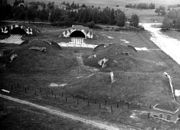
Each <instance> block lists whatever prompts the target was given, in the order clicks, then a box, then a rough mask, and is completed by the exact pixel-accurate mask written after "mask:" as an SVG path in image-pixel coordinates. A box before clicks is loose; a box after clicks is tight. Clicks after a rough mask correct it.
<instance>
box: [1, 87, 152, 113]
mask: <svg viewBox="0 0 180 130" xmlns="http://www.w3.org/2000/svg"><path fill="white" fill-rule="evenodd" d="M0 88H1V90H2V89H3V88H4V89H6V90H7V91H9V93H8V94H9V95H12V96H17V97H30V98H38V99H46V100H48V101H52V102H55V103H57V104H66V103H68V104H73V105H80V106H82V105H86V106H87V107H96V108H98V109H101V110H105V111H107V112H109V113H113V112H115V111H119V110H121V109H122V108H123V109H140V108H147V107H149V108H151V105H146V106H145V105H144V104H143V105H142V104H138V105H137V104H134V103H130V102H125V101H116V102H115V101H114V102H112V101H109V100H107V99H101V100H98V99H92V97H88V96H86V97H82V96H78V95H74V94H72V93H68V92H66V91H60V90H57V88H49V87H38V88H35V87H27V86H23V85H21V84H19V83H13V84H11V83H9V84H0ZM1 92H2V91H1ZM4 93H5V92H4ZM6 93H7V92H6Z"/></svg>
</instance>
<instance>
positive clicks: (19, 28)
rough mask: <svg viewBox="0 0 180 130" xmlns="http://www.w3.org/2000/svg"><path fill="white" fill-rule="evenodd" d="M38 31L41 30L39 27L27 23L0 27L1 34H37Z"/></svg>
mask: <svg viewBox="0 0 180 130" xmlns="http://www.w3.org/2000/svg"><path fill="white" fill-rule="evenodd" d="M38 33H40V31H39V30H38V29H37V28H34V27H30V26H27V25H20V24H14V25H8V26H3V27H0V35H9V34H19V35H28V36H35V35H37V34H38Z"/></svg>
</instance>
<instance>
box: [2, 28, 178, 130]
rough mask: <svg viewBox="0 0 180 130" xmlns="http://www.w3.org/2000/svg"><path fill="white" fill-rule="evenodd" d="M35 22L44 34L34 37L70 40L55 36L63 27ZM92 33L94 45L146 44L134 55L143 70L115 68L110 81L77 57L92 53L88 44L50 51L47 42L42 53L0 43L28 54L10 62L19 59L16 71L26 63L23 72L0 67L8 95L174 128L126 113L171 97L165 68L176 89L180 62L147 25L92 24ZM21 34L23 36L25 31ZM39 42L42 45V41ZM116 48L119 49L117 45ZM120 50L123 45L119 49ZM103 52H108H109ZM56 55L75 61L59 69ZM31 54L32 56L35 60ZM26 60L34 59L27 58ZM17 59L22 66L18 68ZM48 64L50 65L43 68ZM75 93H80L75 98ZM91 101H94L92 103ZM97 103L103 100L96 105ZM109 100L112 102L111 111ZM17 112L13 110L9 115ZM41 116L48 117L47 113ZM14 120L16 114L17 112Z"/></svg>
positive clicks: (109, 118) (112, 119)
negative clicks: (125, 27) (116, 27)
mask: <svg viewBox="0 0 180 130" xmlns="http://www.w3.org/2000/svg"><path fill="white" fill-rule="evenodd" d="M39 28H40V30H42V34H40V35H39V36H37V37H34V38H35V39H43V40H47V39H48V40H53V41H56V42H62V41H64V42H66V41H69V40H70V39H68V40H67V39H64V38H61V37H59V35H60V34H61V33H62V31H63V30H64V29H61V28H57V27H48V26H47V27H39ZM94 33H95V35H96V39H93V40H85V42H87V43H91V44H97V45H100V44H109V43H116V44H122V45H132V46H134V47H146V48H147V49H150V50H149V51H138V52H137V56H136V58H138V60H140V61H141V62H139V63H138V67H139V68H140V69H141V70H144V71H140V70H138V71H137V70H136V69H133V70H131V71H129V70H126V71H123V70H119V68H116V72H115V80H116V82H115V83H114V84H111V83H110V79H109V74H108V73H107V72H104V71H94V70H93V69H94V68H93V67H89V66H86V65H83V64H82V63H80V62H78V60H77V56H80V55H82V56H83V55H88V56H89V55H91V54H93V53H94V52H93V50H92V49H80V48H62V50H58V51H54V50H53V49H52V48H51V47H49V46H47V45H46V47H48V48H49V51H47V52H46V53H41V52H34V51H29V50H28V49H27V48H28V47H27V48H26V47H24V46H18V45H16V46H12V45H5V44H1V45H0V46H1V49H5V48H17V50H16V51H17V52H18V51H20V52H19V57H20V58H21V57H22V56H23V58H25V57H24V56H28V57H29V59H30V60H27V59H24V60H21V61H19V62H18V58H17V59H15V61H14V62H13V63H12V64H15V63H16V62H18V63H19V64H17V63H16V64H15V65H14V66H16V67H17V68H18V69H15V70H17V71H18V70H21V69H24V70H25V71H23V73H22V72H21V73H19V72H16V71H12V70H9V71H7V70H8V69H5V70H1V71H2V73H1V74H0V77H1V80H0V83H1V88H4V89H8V90H12V93H10V95H12V96H15V97H19V98H23V99H26V100H30V101H32V102H36V103H39V104H44V105H50V106H55V107H60V108H62V109H64V110H66V111H67V112H68V111H70V112H74V113H78V114H82V115H86V116H89V117H91V118H94V119H102V120H107V121H109V122H115V123H117V124H118V123H122V124H127V125H133V126H135V127H138V128H142V129H146V128H153V127H156V128H159V129H163V128H167V129H168V128H169V129H170V128H178V125H175V126H172V124H165V123H164V122H158V123H156V122H155V121H154V120H149V119H147V118H145V119H140V120H139V121H137V120H133V119H131V118H130V117H129V116H130V115H131V110H133V109H149V105H150V104H152V105H153V104H155V103H157V102H161V101H164V100H167V101H170V100H171V95H170V93H169V86H168V83H167V80H166V78H165V77H164V76H163V72H164V71H166V72H168V73H169V74H170V75H171V76H172V77H173V85H174V86H175V88H177V89H180V87H179V86H180V82H179V77H180V67H179V65H177V64H176V63H175V62H174V61H173V60H172V59H171V58H170V57H168V56H167V55H166V54H165V53H163V52H162V51H161V50H159V48H158V47H157V46H155V45H154V44H153V43H152V42H151V41H150V40H149V38H150V34H149V33H147V32H146V31H141V32H135V31H116V32H115V31H103V30H94ZM24 38H25V39H26V37H24ZM28 39H29V38H28ZM127 42H128V43H127ZM42 46H45V45H44V44H43V45H42ZM23 47H24V48H23ZM151 49H152V50H151ZM21 51H22V52H21ZM23 51H24V52H23ZM116 51H117V52H118V50H116ZM119 52H121V51H120V50H119ZM106 53H107V55H108V52H106ZM106 53H105V54H106ZM103 55H104V53H103ZM119 56H121V55H118V56H116V55H115V57H114V55H113V58H115V59H116V60H117V59H118V57H119ZM133 57H134V56H133ZM59 58H68V59H71V58H72V59H74V60H75V61H74V62H73V63H75V62H77V63H76V64H75V65H74V66H73V67H71V68H70V67H69V69H68V71H66V72H65V73H62V71H61V70H64V68H66V66H65V67H62V62H61V61H60V60H61V59H59ZM33 59H35V61H34V60H33ZM26 60H27V62H26ZM70 61H71V60H70ZM72 61H73V60H72ZM30 62H34V63H32V64H31V63H30ZM73 63H72V62H70V63H67V65H69V64H70V65H71V64H73ZM127 63H128V62H127ZM21 64H22V65H23V66H24V67H26V68H23V67H22V68H21ZM28 65H31V66H35V67H34V70H35V71H34V72H33V73H29V71H31V72H32V70H31V69H33V67H31V66H28ZM52 66H55V67H53V68H56V70H57V71H56V70H55V71H54V70H53V71H52V70H51V69H49V68H50V67H52ZM12 67H13V66H12ZM39 69H41V71H37V70H39ZM46 69H47V70H48V71H45V70H46ZM59 69H60V70H59ZM50 83H57V84H65V83H66V84H67V85H66V86H64V87H50V86H49V84H50ZM46 93H48V95H46ZM52 93H53V94H52ZM62 93H63V94H64V95H67V96H69V98H68V102H66V99H65V97H63V98H62V95H61V94H62ZM54 95H55V96H54ZM77 97H79V98H77ZM73 98H74V99H73ZM77 99H79V100H78V101H79V102H78V103H77ZM94 101H96V103H95V102H94ZM105 101H107V105H104V104H105ZM88 102H89V103H90V106H88ZM117 103H119V105H118V106H117ZM139 103H140V104H142V108H141V107H139V106H138V107H137V106H136V105H137V104H139ZM99 104H100V105H102V106H99ZM124 104H126V105H124ZM127 104H128V105H127ZM6 105H7V106H9V104H5V106H6ZM111 106H113V110H114V111H113V112H112V111H111ZM10 111H12V110H10ZM21 111H22V110H18V111H17V112H21ZM22 113H23V114H22V117H24V115H26V114H27V116H31V114H30V115H29V114H28V113H26V112H25V113H24V112H22ZM17 116H18V115H12V117H13V119H14V118H15V117H17ZM48 116H49V115H48ZM10 117H11V116H10ZM39 118H40V117H39V116H38V115H37V120H38V121H39V120H42V119H41V118H40V119H39ZM44 118H46V116H45V117H44ZM8 120H9V119H8ZM14 120H18V119H16V118H15V119H14ZM43 120H44V119H43ZM53 120H58V121H59V120H60V122H62V124H64V127H66V121H65V122H63V121H62V120H61V119H53ZM48 121H49V120H48ZM25 123H26V122H25ZM70 123H71V122H70ZM43 125H45V124H43ZM72 125H74V124H72ZM57 126H58V125H57ZM57 126H56V125H55V124H54V125H53V126H52V127H53V128H57ZM44 127H48V128H49V126H46V125H45V126H42V128H44ZM69 127H70V126H69ZM69 127H68V126H67V129H70V128H69ZM76 127H77V128H79V129H81V128H82V129H83V128H85V129H86V127H84V126H81V125H77V126H76ZM53 128H52V129H53ZM50 129H51V128H50Z"/></svg>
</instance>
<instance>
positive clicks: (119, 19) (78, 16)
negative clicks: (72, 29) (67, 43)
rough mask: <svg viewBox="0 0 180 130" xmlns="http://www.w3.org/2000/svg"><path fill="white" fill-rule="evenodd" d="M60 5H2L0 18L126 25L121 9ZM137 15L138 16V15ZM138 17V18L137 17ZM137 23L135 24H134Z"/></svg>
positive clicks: (69, 23) (70, 23) (34, 3)
mask: <svg viewBox="0 0 180 130" xmlns="http://www.w3.org/2000/svg"><path fill="white" fill-rule="evenodd" d="M62 5H63V8H62V7H58V6H56V5H55V4H54V2H50V3H48V4H45V3H43V2H31V3H29V5H28V6H18V5H16V6H10V5H3V6H0V12H3V13H2V14H1V15H0V19H1V20H2V19H3V20H4V19H14V20H29V21H49V22H52V23H58V24H59V25H72V24H75V23H77V24H88V25H89V26H93V25H94V24H97V23H98V24H109V25H118V26H124V25H125V22H126V20H127V19H126V16H125V13H124V12H123V11H121V10H120V9H117V10H114V9H111V8H109V7H106V8H103V9H102V8H100V7H94V6H86V5H84V4H83V5H81V6H80V5H79V4H75V3H72V4H69V3H65V2H64V3H62ZM135 17H138V16H137V15H136V16H135ZM137 19H138V18H137ZM137 19H135V21H134V16H133V17H132V19H131V20H130V21H131V23H132V25H134V26H138V23H137V21H138V20H137ZM134 23H135V24H134Z"/></svg>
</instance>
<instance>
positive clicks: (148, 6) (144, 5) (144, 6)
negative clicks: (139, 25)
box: [125, 3, 155, 9]
mask: <svg viewBox="0 0 180 130" xmlns="http://www.w3.org/2000/svg"><path fill="white" fill-rule="evenodd" d="M125 7H126V8H135V9H155V4H153V3H150V4H147V3H139V4H131V3H129V4H127V5H125Z"/></svg>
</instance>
